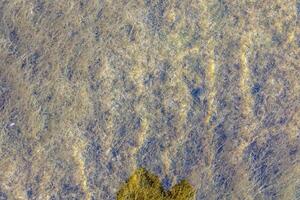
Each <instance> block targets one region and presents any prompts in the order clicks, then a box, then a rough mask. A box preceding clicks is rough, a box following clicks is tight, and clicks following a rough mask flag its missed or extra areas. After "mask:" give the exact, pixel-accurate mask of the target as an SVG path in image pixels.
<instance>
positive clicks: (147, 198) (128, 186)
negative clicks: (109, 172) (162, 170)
mask: <svg viewBox="0 0 300 200" xmlns="http://www.w3.org/2000/svg"><path fill="white" fill-rule="evenodd" d="M136 199H138V200H192V199H195V190H194V189H193V187H192V186H191V185H190V184H189V183H188V182H187V181H186V180H182V181H180V182H179V183H178V184H176V185H175V186H173V187H172V188H171V189H170V190H169V191H165V190H164V188H163V186H162V184H161V182H160V180H159V178H158V177H157V176H155V175H153V174H151V173H150V172H148V171H147V170H146V169H144V168H140V169H137V170H136V171H135V172H134V173H133V175H132V176H131V177H130V178H129V179H128V181H127V182H126V183H125V184H124V185H123V186H122V187H121V189H120V190H119V192H118V193H117V200H136Z"/></svg>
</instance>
